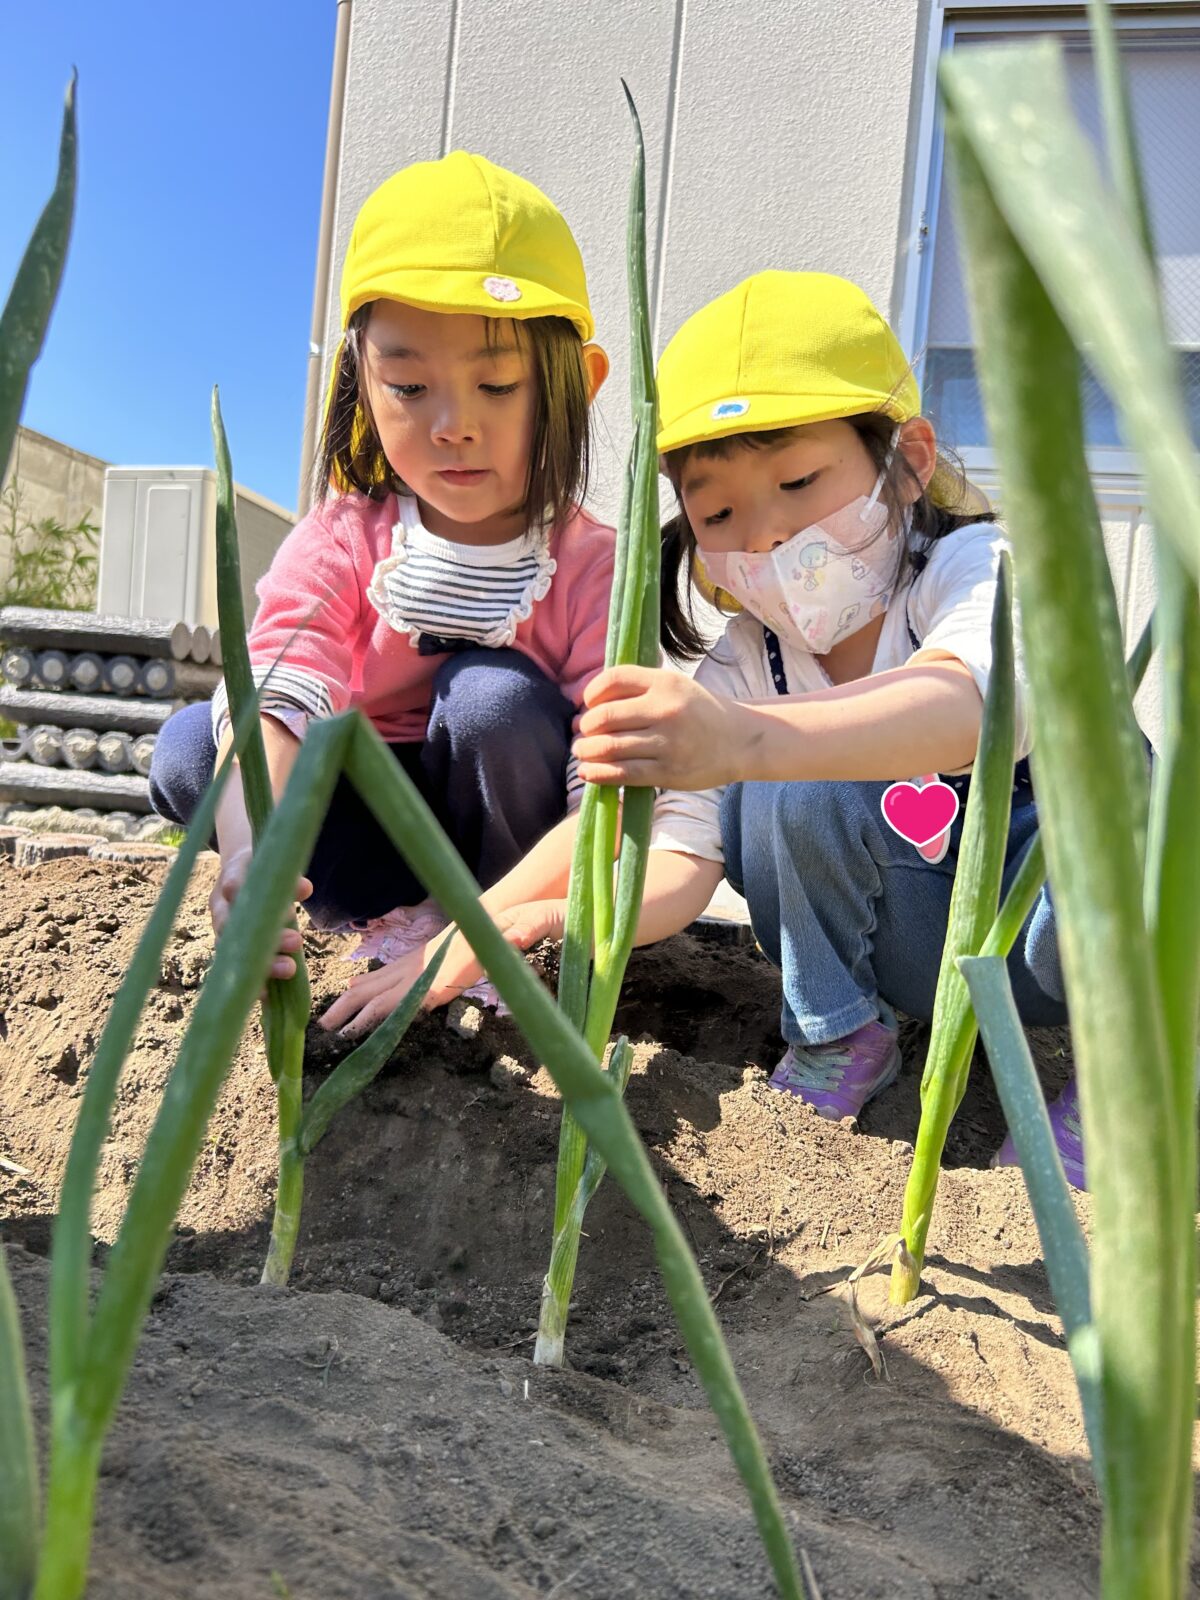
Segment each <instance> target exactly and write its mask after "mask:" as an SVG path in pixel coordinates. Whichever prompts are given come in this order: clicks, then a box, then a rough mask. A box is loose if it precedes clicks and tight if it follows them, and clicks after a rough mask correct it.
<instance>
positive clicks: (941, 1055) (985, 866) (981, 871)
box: [891, 556, 1038, 1304]
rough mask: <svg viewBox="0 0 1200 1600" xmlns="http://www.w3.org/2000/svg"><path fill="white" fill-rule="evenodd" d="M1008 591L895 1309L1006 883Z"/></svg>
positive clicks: (919, 1236) (1006, 587)
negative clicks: (978, 964)
mask: <svg viewBox="0 0 1200 1600" xmlns="http://www.w3.org/2000/svg"><path fill="white" fill-rule="evenodd" d="M1011 589H1012V576H1011V573H1010V571H1009V562H1008V558H1007V556H1004V557H1002V558H1001V562H1000V573H999V581H998V582H997V585H996V602H995V606H994V607H993V611H992V670H991V675H990V676H989V678H988V687H987V695H986V697H985V699H984V705H983V724H982V727H981V730H980V735H979V752H978V754H977V755H976V758H975V765H974V768H973V771H972V775H971V790H970V794H969V795H968V797H967V813H966V818H965V820H964V822H963V830H962V838H961V842H960V844H959V850H958V869H957V871H956V873H955V875H954V887H953V889H952V891H951V895H950V917H949V922H948V924H947V929H946V942H945V945H944V946H943V949H942V965H941V970H940V971H939V974H938V985H937V994H936V997H935V999H934V1006H933V1027H932V1031H931V1034H930V1040H929V1053H928V1056H927V1057H926V1061H925V1070H924V1073H923V1075H922V1078H921V1121H920V1125H919V1127H918V1129H917V1140H916V1146H915V1148H914V1151H913V1162H912V1168H911V1169H910V1171H909V1175H908V1183H907V1185H906V1186H905V1190H904V1215H903V1220H902V1221H901V1225H900V1248H899V1251H898V1252H897V1255H896V1259H895V1261H894V1263H893V1266H892V1287H891V1297H892V1300H893V1301H894V1302H896V1303H897V1304H904V1303H905V1302H907V1301H909V1300H911V1299H913V1297H914V1296H915V1295H916V1293H917V1287H918V1285H919V1283H920V1280H921V1267H922V1264H923V1263H924V1259H925V1239H926V1236H927V1234H928V1232H929V1220H930V1217H931V1216H932V1214H933V1202H934V1196H935V1195H936V1193H937V1179H938V1166H939V1164H940V1162H941V1158H942V1150H943V1148H944V1147H945V1143H946V1133H947V1131H948V1129H949V1127H950V1123H951V1121H952V1119H953V1117H954V1113H955V1112H956V1111H957V1110H958V1108H959V1105H960V1104H961V1102H962V1097H963V1095H964V1094H965V1093H966V1088H967V1077H968V1074H969V1072H970V1067H971V1057H972V1055H973V1053H974V1050H975V1033H976V1029H975V1018H974V1015H973V1013H972V1011H971V998H970V995H969V994H968V992H967V985H966V982H965V980H964V978H963V976H962V974H961V973H960V972H959V970H958V968H957V966H956V965H955V962H956V960H957V958H958V957H959V956H960V955H975V954H976V953H977V952H978V951H979V948H980V946H981V945H982V944H983V941H984V939H985V937H986V936H987V934H988V931H989V929H990V928H991V927H992V926H993V924H994V923H995V921H996V906H997V901H998V900H999V897H1000V881H1001V878H1002V876H1003V873H1004V854H1005V845H1006V843H1007V840H1008V823H1009V813H1010V809H1011V805H1012V772H1013V742H1014V726H1015V724H1014V716H1015V700H1016V692H1015V685H1014V677H1013V635H1012V599H1011ZM1037 868H1038V863H1037V861H1036V859H1034V860H1032V861H1031V862H1030V864H1029V871H1028V873H1027V874H1026V882H1025V883H1024V884H1023V885H1022V889H1023V890H1027V889H1028V888H1029V887H1030V883H1029V880H1031V879H1033V878H1034V877H1035V875H1036V874H1037ZM1034 893H1035V894H1036V888H1034ZM1023 920H1024V918H1023V917H1022V921H1023ZM1017 926H1018V927H1019V926H1020V923H1018V924H1017Z"/></svg>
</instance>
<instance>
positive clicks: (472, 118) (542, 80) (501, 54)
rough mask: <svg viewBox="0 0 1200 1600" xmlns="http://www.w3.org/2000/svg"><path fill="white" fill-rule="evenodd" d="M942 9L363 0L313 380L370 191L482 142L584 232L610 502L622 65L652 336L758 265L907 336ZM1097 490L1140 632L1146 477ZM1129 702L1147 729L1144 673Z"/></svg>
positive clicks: (793, 0)
mask: <svg viewBox="0 0 1200 1600" xmlns="http://www.w3.org/2000/svg"><path fill="white" fill-rule="evenodd" d="M968 3H973V0H968ZM944 9H945V8H944V7H943V6H942V5H941V4H938V5H937V7H936V11H935V10H934V8H933V6H932V4H931V0H754V3H753V4H747V3H746V0H605V3H604V4H602V5H595V6H585V5H581V4H578V3H575V0H354V5H353V13H352V24H351V34H350V50H349V66H348V80H347V88H346V105H345V116H344V122H343V130H342V159H341V164H340V172H339V184H338V195H337V208H336V219H335V225H334V263H333V265H334V270H333V274H332V282H331V291H330V297H329V306H328V315H327V333H326V341H325V350H324V361H325V372H324V374H323V383H322V393H324V381H325V380H326V379H327V377H328V361H329V356H330V353H331V352H332V350H333V349H334V348H335V345H336V339H337V333H338V291H337V285H338V277H339V274H340V270H341V262H342V257H343V255H344V252H345V248H346V244H347V241H348V239H349V236H350V230H351V228H352V226H353V223H354V217H355V214H356V212H357V211H358V208H359V206H360V205H361V204H362V202H363V200H364V199H365V198H366V197H367V195H368V194H369V193H370V192H371V190H372V189H373V188H375V186H376V185H377V184H379V183H380V182H382V180H383V179H384V178H386V177H388V176H389V175H390V174H391V173H393V172H395V171H396V170H397V169H398V168H400V167H402V166H405V165H406V164H407V163H409V162H412V161H418V160H428V159H431V158H435V157H437V156H439V155H442V154H444V153H446V152H447V151H448V150H451V149H458V148H465V149H468V150H475V151H478V152H480V153H481V154H485V155H487V156H488V157H489V158H490V159H491V160H493V161H496V162H499V163H500V164H501V165H504V166H508V167H511V168H512V169H513V170H515V171H517V172H520V173H521V174H522V175H523V176H524V177H526V178H529V179H530V180H531V181H532V182H534V183H536V184H537V185H538V186H539V187H540V188H542V189H544V190H545V191H546V193H547V194H549V195H550V196H551V198H552V199H553V200H555V201H556V202H557V204H558V205H559V206H560V207H561V209H562V211H563V212H564V214H565V216H566V218H567V220H568V222H569V223H570V225H571V227H572V228H573V230H574V232H575V235H576V237H577V239H578V240H579V244H580V247H581V249H582V251H583V257H584V261H585V263H586V266H587V270H588V278H589V283H590V288H591V295H592V304H593V309H594V310H595V313H596V323H597V330H598V337H599V339H600V341H601V342H602V343H603V344H604V345H605V347H606V348H607V350H608V352H609V354H610V356H611V357H612V362H613V371H612V375H611V377H610V378H609V381H608V384H607V385H606V387H605V390H604V392H603V394H602V396H601V399H600V401H599V403H598V412H599V418H598V423H599V426H598V430H597V432H598V449H597V465H596V473H595V477H594V482H593V489H592V494H591V502H592V504H593V506H594V508H595V509H596V510H597V511H598V512H599V513H600V514H601V515H602V516H605V517H609V518H613V517H615V514H616V505H617V500H618V498H619V490H618V486H619V483H620V473H621V466H622V463H623V461H624V456H625V451H626V449H627V446H628V439H629V402H628V360H627V354H626V344H627V311H626V295H625V244H624V241H625V212H626V200H627V193H628V182H629V172H630V162H631V158H632V140H631V133H630V126H629V121H628V117H627V114H626V110H625V103H624V97H623V95H622V94H621V88H620V82H619V80H620V78H621V77H622V76H624V77H625V78H626V80H627V81H628V83H629V85H630V88H631V90H632V92H633V95H634V97H635V99H636V101H637V104H638V109H639V112H640V114H641V119H642V126H643V130H644V133H645V138H646V149H647V165H648V170H647V226H648V241H647V246H648V259H649V264H650V293H651V304H652V311H653V317H654V344H655V352H656V354H658V353H660V352H661V350H662V347H663V345H664V344H665V343H666V342H667V340H668V339H669V338H670V337H671V335H672V334H673V333H674V332H675V330H676V329H677V328H678V327H679V325H680V323H681V322H682V321H683V320H684V319H685V318H686V317H687V316H689V315H690V314H691V312H693V311H694V310H696V309H697V308H698V307H699V306H701V305H703V304H704V303H705V302H706V301H707V300H709V299H711V298H712V297H713V296H714V295H717V294H719V293H721V292H722V291H723V290H725V289H728V288H731V287H732V286H733V285H734V284H735V283H737V282H738V281H739V280H740V279H741V278H743V277H745V276H746V275H747V274H748V273H751V272H755V271H758V270H760V269H761V268H764V267H787V268H807V269H819V270H822V271H829V272H838V273H842V274H844V275H846V276H847V277H850V278H853V279H854V280H855V281H856V282H858V283H860V284H861V285H862V287H863V288H864V289H865V290H866V291H867V293H868V294H870V295H871V296H872V297H873V299H874V300H875V301H876V303H877V304H878V305H879V306H880V308H881V309H885V310H886V311H887V312H888V314H889V316H890V319H891V321H892V323H893V326H896V327H898V328H899V329H901V331H902V334H905V335H907V332H908V329H909V328H911V326H912V325H913V306H914V304H915V296H916V282H917V274H918V272H919V267H920V260H919V257H918V255H917V252H916V245H917V232H916V230H917V219H918V218H919V217H920V215H921V212H922V208H923V207H924V205H925V202H926V196H925V195H924V194H923V193H921V194H918V193H916V192H915V191H916V189H917V188H920V187H921V186H923V185H924V184H925V183H926V182H927V181H928V173H927V170H926V167H925V165H924V164H923V160H922V159H921V156H920V153H921V151H922V149H924V150H925V158H924V160H927V151H928V139H929V122H928V117H929V108H930V95H931V92H932V78H931V73H930V68H931V64H932V60H931V52H933V51H935V50H936V49H937V48H938V44H939V42H940V29H941V18H942V16H943V14H944ZM918 353H919V352H916V351H910V354H911V355H914V356H915V355H917V354H918ZM953 442H954V441H953V440H951V441H950V443H953ZM988 487H989V488H990V487H992V485H988ZM1099 487H1100V500H1101V511H1102V516H1103V519H1104V527H1105V537H1106V543H1107V545H1108V548H1109V553H1110V559H1111V560H1112V564H1113V568H1114V578H1115V580H1116V587H1117V591H1118V597H1119V599H1120V601H1121V605H1122V612H1123V617H1124V621H1125V626H1126V634H1127V638H1128V639H1129V640H1130V642H1132V640H1133V639H1134V638H1135V637H1136V635H1137V630H1138V629H1139V628H1140V626H1141V623H1142V621H1144V619H1145V616H1146V615H1147V614H1148V610H1149V607H1150V605H1151V603H1152V596H1153V563H1152V559H1151V549H1150V539H1149V537H1148V530H1147V529H1146V527H1145V525H1144V523H1143V521H1142V518H1141V512H1140V508H1139V507H1138V506H1137V505H1136V503H1135V502H1136V501H1137V498H1138V496H1139V494H1140V489H1139V488H1138V486H1137V484H1136V482H1135V481H1134V480H1133V479H1129V480H1126V481H1124V482H1123V483H1122V484H1121V485H1119V487H1118V490H1117V492H1116V494H1115V497H1114V495H1113V493H1111V492H1110V490H1111V485H1108V484H1101V485H1100V486H1099ZM1135 535H1136V537H1135ZM1139 714H1140V715H1141V717H1142V720H1143V723H1144V725H1145V726H1146V727H1147V729H1148V731H1149V732H1150V734H1151V737H1152V738H1153V737H1155V736H1156V734H1157V732H1158V730H1159V726H1160V712H1159V696H1158V690H1157V684H1156V682H1155V674H1154V673H1153V671H1152V673H1151V675H1150V679H1149V680H1148V683H1147V687H1146V689H1144V690H1143V694H1142V696H1141V698H1140V699H1139Z"/></svg>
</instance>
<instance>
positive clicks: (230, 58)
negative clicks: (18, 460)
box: [0, 0, 336, 507]
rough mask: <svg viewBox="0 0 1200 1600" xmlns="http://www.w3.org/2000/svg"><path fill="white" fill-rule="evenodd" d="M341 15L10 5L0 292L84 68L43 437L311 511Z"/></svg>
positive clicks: (46, 363)
mask: <svg viewBox="0 0 1200 1600" xmlns="http://www.w3.org/2000/svg"><path fill="white" fill-rule="evenodd" d="M335 9H336V7H335V4H334V0H199V3H196V0H191V3H189V0H36V3H27V4H21V5H19V6H18V5H16V4H13V5H11V6H10V5H6V6H5V7H4V13H5V15H4V23H3V28H2V30H0V31H2V34H3V49H4V59H5V72H4V86H3V93H0V296H2V295H4V294H7V292H8V285H9V283H10V282H11V281H12V275H13V273H14V271H15V269H16V265H17V262H18V260H19V259H20V255H21V251H22V250H23V248H24V246H25V242H26V239H27V237H28V234H29V231H30V230H31V228H32V227H33V224H34V222H35V220H36V218H37V215H38V212H39V211H40V209H41V207H42V205H43V203H44V202H45V199H46V196H47V195H48V194H49V192H50V189H51V187H52V186H53V182H54V169H55V161H56V159H57V148H58V126H59V120H60V118H61V114H62V95H63V90H64V88H65V86H66V83H67V81H68V79H69V77H70V72H71V67H72V65H75V66H77V67H78V68H79V139H80V170H79V194H78V201H77V209H76V213H75V230H74V236H73V239H72V244H71V253H70V256H69V258H68V261H67V269H66V276H65V278H64V281H63V288H62V293H61V295H60V298H59V302H58V306H57V309H56V311H55V315H54V320H53V322H52V323H51V326H50V332H49V336H48V339H47V342H46V348H45V351H44V353H43V355H42V359H41V361H40V362H39V364H38V366H37V367H36V368H35V369H34V374H33V379H32V382H31V384H30V390H29V395H28V398H27V401H26V406H25V415H24V421H25V422H26V423H27V424H28V425H29V426H30V427H32V428H36V429H38V430H39V431H40V432H42V433H47V434H50V435H52V436H53V437H54V438H57V439H62V440H64V441H65V442H66V443H67V444H70V445H73V446H75V447H76V448H77V449H79V450H85V451H88V452H90V453H91V454H93V455H98V456H102V457H103V458H104V459H106V460H108V461H113V462H121V463H126V464H135V463H136V464H139V465H140V464H158V465H194V464H206V463H208V462H210V460H211V454H212V452H211V445H210V440H209V427H208V407H209V392H210V389H211V386H212V384H213V383H214V382H216V383H219V384H220V386H221V400H222V407H223V410H224V414H225V424H226V428H227V429H228V432H229V437H230V445H231V448H232V451H233V463H234V473H235V475H236V477H237V479H238V481H239V482H241V483H243V484H245V485H246V486H247V487H248V488H251V489H255V490H257V491H258V492H259V493H260V494H265V495H267V496H269V497H270V498H271V499H273V500H277V501H279V502H281V503H282V504H283V505H285V506H289V507H290V506H294V504H295V499H296V477H297V472H298V469H299V457H300V426H301V411H302V406H303V397H304V380H305V356H306V351H307V348H308V334H309V322H310V317H311V314H312V291H313V272H314V266H315V259H316V238H317V222H318V216H319V212H320V198H321V175H322V163H323V160H324V148H325V122H326V115H327V111H328V103H329V74H330V69H331V63H332V56H333V30H334V13H335Z"/></svg>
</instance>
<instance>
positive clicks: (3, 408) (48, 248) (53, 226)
mask: <svg viewBox="0 0 1200 1600" xmlns="http://www.w3.org/2000/svg"><path fill="white" fill-rule="evenodd" d="M76 81H77V76H76V75H75V74H72V77H71V81H70V83H69V84H68V85H67V96H66V103H65V104H64V106H63V118H62V132H61V134H60V136H59V144H58V174H57V177H56V179H55V184H54V189H53V192H52V193H51V195H50V198H49V200H47V202H46V205H45V207H44V209H43V211H42V214H41V216H40V217H39V218H38V221H37V225H36V226H35V228H34V230H33V233H32V234H31V235H30V239H29V243H28V245H27V246H26V247H25V254H24V255H23V256H22V257H21V264H20V265H19V266H18V268H17V275H16V277H15V278H14V279H13V282H12V288H11V289H10V290H9V293H8V299H7V300H6V302H5V305H4V310H3V311H2V312H0V479H2V478H3V477H4V475H5V473H6V472H7V470H8V463H9V458H10V457H11V455H12V450H13V444H14V442H15V440H16V437H17V424H18V423H19V422H20V420H21V409H22V407H23V406H24V404H25V391H26V389H27V388H28V387H29V372H30V368H31V367H32V366H33V364H34V362H35V361H36V360H37V358H38V356H39V355H41V353H42V344H43V342H44V340H45V337H46V329H47V328H48V327H49V325H50V314H51V312H52V311H53V310H54V302H55V300H56V299H57V298H58V286H59V284H60V283H61V282H62V274H63V267H64V265H65V264H66V259H67V245H68V244H69V242H70V238H71V222H72V219H73V218H74V215H75V179H76V170H77V156H76V145H77V135H76V126H75V85H76Z"/></svg>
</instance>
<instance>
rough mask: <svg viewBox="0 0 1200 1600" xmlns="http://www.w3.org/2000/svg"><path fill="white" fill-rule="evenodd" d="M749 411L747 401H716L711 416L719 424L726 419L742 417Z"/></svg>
mask: <svg viewBox="0 0 1200 1600" xmlns="http://www.w3.org/2000/svg"><path fill="white" fill-rule="evenodd" d="M749 409H750V402H749V400H718V401H717V403H716V405H715V406H714V407H713V408H712V414H713V416H714V417H715V418H716V420H717V421H718V422H720V421H721V420H722V419H723V418H726V417H744V416H745V415H746V413H747V411H749Z"/></svg>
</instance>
